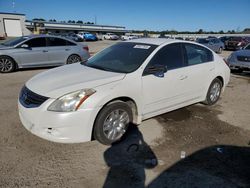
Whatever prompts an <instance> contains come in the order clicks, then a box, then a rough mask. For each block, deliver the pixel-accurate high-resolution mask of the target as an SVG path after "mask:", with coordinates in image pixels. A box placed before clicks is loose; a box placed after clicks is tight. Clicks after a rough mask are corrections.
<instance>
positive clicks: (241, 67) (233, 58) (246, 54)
mask: <svg viewBox="0 0 250 188" xmlns="http://www.w3.org/2000/svg"><path fill="white" fill-rule="evenodd" d="M227 61H228V64H229V67H230V69H231V70H232V71H237V72H239V73H240V72H243V71H250V43H249V44H248V45H247V46H246V47H245V48H244V49H242V50H238V51H235V52H233V53H232V54H231V55H230V56H229V57H228V59H227Z"/></svg>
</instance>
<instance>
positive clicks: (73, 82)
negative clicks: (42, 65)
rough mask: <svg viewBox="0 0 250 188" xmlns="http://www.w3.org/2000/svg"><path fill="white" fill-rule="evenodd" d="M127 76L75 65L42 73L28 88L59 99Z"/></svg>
mask: <svg viewBox="0 0 250 188" xmlns="http://www.w3.org/2000/svg"><path fill="white" fill-rule="evenodd" d="M125 75H126V74H123V73H114V72H108V71H102V70H98V69H94V68H91V67H87V66H85V65H81V64H80V63H75V64H71V65H64V66H61V67H58V68H54V69H51V70H49V71H45V72H43V73H40V74H38V75H36V76H34V77H33V78H31V79H30V80H29V81H28V82H27V83H26V86H27V87H28V88H29V89H30V90H31V91H33V92H35V93H37V94H39V95H43V96H46V97H50V98H58V97H61V96H62V95H65V94H67V93H70V92H74V91H77V90H80V89H86V88H95V87H97V86H100V85H104V84H108V83H111V82H115V81H118V80H122V79H123V78H124V77H125Z"/></svg>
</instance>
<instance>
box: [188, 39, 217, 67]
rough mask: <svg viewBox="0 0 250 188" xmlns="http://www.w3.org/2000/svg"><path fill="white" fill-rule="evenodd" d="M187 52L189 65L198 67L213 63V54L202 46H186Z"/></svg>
mask: <svg viewBox="0 0 250 188" xmlns="http://www.w3.org/2000/svg"><path fill="white" fill-rule="evenodd" d="M185 51H186V57H187V63H188V65H196V64H200V63H205V62H209V61H213V54H212V52H211V51H210V50H208V49H206V48H204V47H202V46H198V45H195V44H185Z"/></svg>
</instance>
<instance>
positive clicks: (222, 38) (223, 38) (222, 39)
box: [219, 36, 232, 45]
mask: <svg viewBox="0 0 250 188" xmlns="http://www.w3.org/2000/svg"><path fill="white" fill-rule="evenodd" d="M230 38H232V37H229V36H223V37H220V38H219V39H220V40H221V42H223V43H224V45H226V42H227V41H228V40H229V39H230Z"/></svg>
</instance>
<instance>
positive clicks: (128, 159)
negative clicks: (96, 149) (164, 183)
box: [103, 126, 157, 188]
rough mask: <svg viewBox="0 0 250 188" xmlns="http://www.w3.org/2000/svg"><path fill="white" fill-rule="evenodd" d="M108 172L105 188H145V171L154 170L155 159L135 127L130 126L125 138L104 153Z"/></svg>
mask: <svg viewBox="0 0 250 188" xmlns="http://www.w3.org/2000/svg"><path fill="white" fill-rule="evenodd" d="M104 159H105V162H106V164H107V166H109V167H110V170H109V172H108V174H107V178H106V181H105V183H104V186H103V187H105V188H113V187H114V188H118V187H119V188H122V187H130V188H131V187H137V188H141V187H145V185H144V184H145V169H150V168H154V167H155V166H156V165H157V159H156V156H155V154H154V153H153V151H152V150H151V148H150V147H149V145H148V144H147V143H146V142H145V141H144V139H143V136H142V134H141V132H140V131H139V129H138V128H137V126H130V128H129V130H128V132H127V134H126V136H125V138H124V139H123V140H122V141H121V142H120V143H117V144H114V145H112V146H111V147H110V148H108V149H107V150H106V151H105V152H104Z"/></svg>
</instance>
